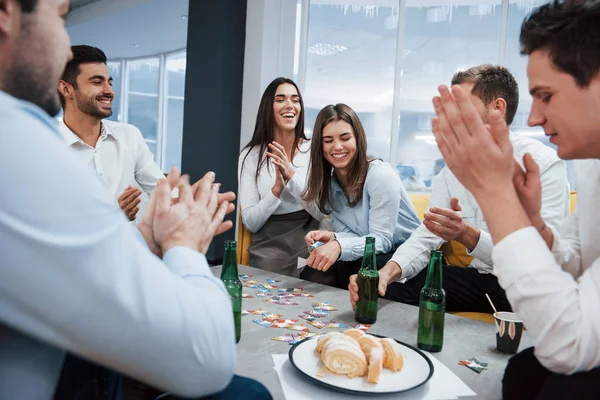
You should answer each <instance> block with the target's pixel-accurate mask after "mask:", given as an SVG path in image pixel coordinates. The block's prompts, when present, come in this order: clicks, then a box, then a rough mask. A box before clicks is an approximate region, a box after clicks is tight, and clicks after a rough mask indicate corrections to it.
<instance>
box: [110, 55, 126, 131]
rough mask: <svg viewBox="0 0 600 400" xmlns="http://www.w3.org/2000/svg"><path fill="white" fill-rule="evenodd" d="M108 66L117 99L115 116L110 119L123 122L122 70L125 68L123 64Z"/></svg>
mask: <svg viewBox="0 0 600 400" xmlns="http://www.w3.org/2000/svg"><path fill="white" fill-rule="evenodd" d="M107 64H108V73H109V74H110V76H111V77H112V78H113V85H112V88H113V91H114V92H115V97H114V99H113V114H112V115H111V116H110V117H108V119H110V120H112V121H122V120H123V115H122V114H121V107H120V105H121V69H122V67H123V65H122V63H121V62H118V61H117V62H114V61H110V62H108V63H107Z"/></svg>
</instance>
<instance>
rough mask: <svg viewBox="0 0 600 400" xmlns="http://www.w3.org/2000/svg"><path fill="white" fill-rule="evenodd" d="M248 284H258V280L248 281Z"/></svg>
mask: <svg viewBox="0 0 600 400" xmlns="http://www.w3.org/2000/svg"><path fill="white" fill-rule="evenodd" d="M246 283H247V284H248V285H256V284H257V283H258V281H246Z"/></svg>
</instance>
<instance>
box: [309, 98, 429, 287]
mask: <svg viewBox="0 0 600 400" xmlns="http://www.w3.org/2000/svg"><path fill="white" fill-rule="evenodd" d="M310 161H311V164H310V168H309V172H308V181H307V188H306V190H305V191H304V193H303V199H304V200H305V201H306V202H307V203H312V204H315V205H316V206H317V207H318V209H319V210H320V211H321V212H322V213H323V214H328V215H329V217H330V219H331V222H332V224H333V227H334V232H330V231H322V230H316V231H311V232H309V233H308V234H307V235H306V237H305V240H306V244H307V245H311V244H312V243H314V242H316V241H319V242H322V243H324V244H323V245H322V246H320V247H318V248H316V249H315V250H313V251H312V252H311V254H310V257H309V258H308V260H307V267H308V268H305V269H304V271H303V272H302V275H301V277H302V278H304V279H308V280H313V281H316V282H320V283H325V284H329V285H333V286H337V287H340V288H344V289H345V288H347V287H348V280H349V277H350V275H352V274H355V273H356V272H357V271H358V270H359V269H360V265H361V261H362V256H363V251H364V245H365V237H366V236H372V237H374V238H375V246H376V252H377V264H378V266H383V265H384V264H385V263H386V262H387V261H388V260H389V258H390V257H391V256H392V254H393V252H394V250H395V249H396V248H397V247H398V246H399V245H400V244H402V243H403V242H404V241H405V240H406V239H408V238H409V237H410V235H411V233H412V232H413V231H414V230H415V229H416V228H417V227H418V226H419V223H420V222H419V219H418V217H417V215H416V213H415V211H414V209H413V207H412V204H411V203H410V200H409V199H408V194H407V193H406V190H405V189H404V186H403V185H402V182H401V181H400V177H399V176H398V174H397V172H396V171H395V170H394V169H393V168H392V167H391V166H390V164H388V163H386V162H383V161H381V160H379V159H369V158H368V157H367V138H366V135H365V131H364V128H363V126H362V124H361V122H360V120H359V118H358V116H357V115H356V113H355V112H354V110H352V108H350V107H348V106H347V105H345V104H336V105H328V106H326V107H325V108H323V109H322V110H321V111H320V112H319V115H318V116H317V120H316V122H315V126H314V129H313V136H312V146H311V155H310Z"/></svg>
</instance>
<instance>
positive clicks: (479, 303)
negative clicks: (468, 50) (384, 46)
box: [349, 65, 569, 313]
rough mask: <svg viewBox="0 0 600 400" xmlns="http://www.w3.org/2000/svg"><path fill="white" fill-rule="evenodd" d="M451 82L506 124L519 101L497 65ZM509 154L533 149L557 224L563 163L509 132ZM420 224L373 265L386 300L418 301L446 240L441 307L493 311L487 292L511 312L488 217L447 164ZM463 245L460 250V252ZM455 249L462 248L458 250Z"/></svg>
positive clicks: (562, 212)
mask: <svg viewBox="0 0 600 400" xmlns="http://www.w3.org/2000/svg"><path fill="white" fill-rule="evenodd" d="M452 86H461V87H463V88H464V89H465V91H467V92H468V93H470V98H471V99H473V101H474V102H475V103H476V104H477V111H478V114H479V115H480V116H481V118H483V119H485V120H487V116H488V115H489V114H490V112H492V111H494V110H497V111H498V112H500V113H501V114H502V116H503V118H504V119H505V120H506V123H507V124H508V125H510V124H511V123H512V121H513V119H514V117H515V114H516V112H517V108H518V104H519V89H518V84H517V81H516V80H515V78H514V76H513V75H512V74H511V73H510V71H508V70H507V69H506V68H504V67H502V66H497V65H480V66H476V67H472V68H469V69H467V70H465V71H460V72H457V73H456V74H455V75H454V76H453V78H452ZM510 140H511V142H512V144H513V148H514V154H513V155H514V158H515V159H516V160H518V161H519V162H521V160H522V159H523V155H524V154H525V153H531V154H532V156H533V158H534V160H536V162H537V163H538V164H539V165H540V170H541V182H542V188H543V196H542V215H543V217H544V219H545V220H546V222H547V223H548V225H549V226H551V227H553V228H558V227H559V226H560V224H561V223H562V221H563V220H564V218H565V217H566V216H567V215H568V211H569V184H568V181H567V171H566V167H565V163H564V162H563V161H562V160H560V159H559V158H558V156H557V155H556V151H554V150H553V149H551V148H550V147H548V146H546V145H544V144H542V143H541V142H539V141H538V140H534V139H531V138H529V137H526V136H519V135H515V134H511V135H510ZM429 207H430V208H429V210H428V212H426V213H425V215H424V220H423V223H422V224H421V225H420V226H419V227H418V228H417V229H416V230H415V231H414V232H413V234H412V235H411V236H410V238H409V239H408V240H407V241H406V242H404V243H403V244H402V245H401V246H400V247H399V248H398V249H397V250H396V252H395V253H394V255H393V256H392V258H391V260H390V261H389V262H388V263H387V264H386V265H385V266H384V267H383V268H382V269H381V270H380V271H379V276H380V281H379V287H380V289H379V291H380V294H381V295H385V297H386V298H387V299H390V300H394V301H399V302H403V303H407V304H412V305H418V304H419V294H420V292H421V289H422V288H423V285H424V284H425V279H426V276H427V264H428V262H429V258H430V253H431V250H435V249H437V248H438V247H440V245H442V244H444V246H443V247H442V249H444V251H445V255H446V261H447V263H448V265H444V267H443V269H442V271H443V280H442V281H443V286H444V289H445V290H446V310H447V311H470V312H487V313H491V312H493V310H492V308H491V306H490V304H489V302H488V301H487V299H486V294H488V295H489V296H490V297H491V298H492V301H493V302H494V304H495V305H496V307H497V308H498V309H501V310H503V311H510V310H511V306H510V304H509V302H508V300H507V299H506V295H505V293H504V290H503V289H502V288H501V287H500V285H499V284H498V279H497V278H496V276H495V275H494V274H493V273H492V268H493V265H494V263H493V261H492V257H491V256H492V248H493V243H492V239H491V237H490V234H489V233H488V227H487V224H486V221H485V219H484V217H483V214H482V213H481V209H480V208H479V205H478V204H477V201H476V200H475V198H474V197H473V195H472V194H471V193H470V192H469V191H468V190H467V189H466V188H465V187H464V186H463V185H461V183H460V182H459V181H458V180H457V179H456V177H455V176H454V175H453V174H452V172H450V170H449V169H448V168H443V169H442V171H441V172H440V173H439V174H438V176H436V177H434V178H433V192H432V194H431V200H430V202H429ZM465 248H466V253H465ZM456 254H462V257H457V256H456ZM354 280H355V278H351V284H350V286H349V290H350V295H351V301H353V300H354V301H355V300H356V299H357V296H358V294H357V289H358V288H357V286H356V284H355V283H354Z"/></svg>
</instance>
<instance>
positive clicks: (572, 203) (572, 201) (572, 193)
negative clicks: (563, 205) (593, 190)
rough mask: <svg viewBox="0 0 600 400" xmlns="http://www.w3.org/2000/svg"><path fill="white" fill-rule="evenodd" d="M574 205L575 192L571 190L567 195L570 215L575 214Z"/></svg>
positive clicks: (575, 202)
mask: <svg viewBox="0 0 600 400" xmlns="http://www.w3.org/2000/svg"><path fill="white" fill-rule="evenodd" d="M576 205H577V192H576V191H574V190H571V193H570V194H569V206H570V209H571V214H573V213H574V212H575V206H576Z"/></svg>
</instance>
